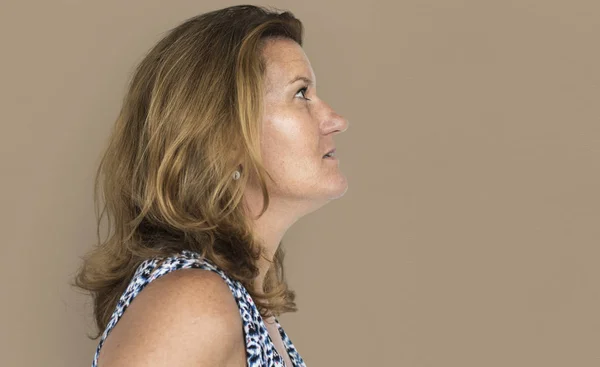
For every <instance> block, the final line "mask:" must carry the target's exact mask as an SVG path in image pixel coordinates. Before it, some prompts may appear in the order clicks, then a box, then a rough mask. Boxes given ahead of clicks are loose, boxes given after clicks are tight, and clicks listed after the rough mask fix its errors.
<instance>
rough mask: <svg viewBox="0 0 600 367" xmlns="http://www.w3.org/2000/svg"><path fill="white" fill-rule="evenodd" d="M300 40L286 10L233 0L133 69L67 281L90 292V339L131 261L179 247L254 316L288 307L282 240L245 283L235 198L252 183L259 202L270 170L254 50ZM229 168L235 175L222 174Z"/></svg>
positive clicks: (247, 253) (255, 254)
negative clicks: (231, 288) (244, 298)
mask: <svg viewBox="0 0 600 367" xmlns="http://www.w3.org/2000/svg"><path fill="white" fill-rule="evenodd" d="M302 37H303V25H302V23H301V22H300V21H299V20H298V19H296V18H295V17H294V15H293V14H292V13H290V12H282V13H279V12H277V11H274V10H270V9H268V8H264V7H257V6H250V5H241V6H232V7H229V8H225V9H220V10H215V11H212V12H208V13H204V14H201V15H198V16H196V17H193V18H190V19H188V20H186V21H185V22H184V23H182V24H181V25H179V26H177V27H176V28H173V29H172V30H170V31H169V32H168V33H167V34H166V36H165V37H164V38H162V39H161V40H160V41H159V42H158V43H157V44H156V45H155V46H154V47H153V48H152V49H151V50H150V51H149V52H148V54H147V55H146V56H145V57H144V59H143V60H142V61H141V62H140V64H139V65H138V66H137V68H136V70H135V72H134V74H133V76H132V79H131V81H130V84H129V89H128V91H127V93H126V95H125V98H124V100H123V104H122V108H121V111H120V114H119V116H118V118H117V120H116V122H115V125H114V127H113V130H112V133H111V136H110V139H109V142H108V146H107V148H106V151H105V153H104V155H103V157H102V160H101V162H100V165H99V167H98V171H97V173H96V181H95V186H94V193H95V194H94V203H95V207H96V216H97V225H98V231H97V236H98V243H97V244H96V246H94V248H93V249H92V250H91V251H90V252H88V253H87V254H86V255H85V256H84V257H83V263H82V265H81V267H80V269H79V271H78V273H77V274H76V277H75V282H74V284H75V285H76V286H77V287H79V288H81V289H83V290H85V291H88V292H90V293H91V295H92V297H93V301H94V316H95V320H96V326H97V327H98V329H99V331H98V334H97V335H96V336H95V337H94V338H97V337H99V336H100V335H101V333H102V331H103V330H104V328H105V327H106V325H107V323H108V320H109V318H110V316H111V314H112V312H113V310H114V309H115V307H116V304H117V302H118V300H119V298H120V296H121V294H122V293H123V291H124V290H125V288H126V287H127V285H128V283H129V281H130V280H131V277H132V276H133V273H134V272H135V270H136V268H137V267H138V266H139V264H140V263H141V262H142V261H144V260H145V259H148V258H151V257H164V256H168V255H170V254H173V253H176V252H180V251H182V250H190V251H195V252H197V253H199V254H200V255H201V256H203V257H205V258H207V259H209V260H210V261H212V262H213V263H214V264H215V265H217V266H218V267H220V268H221V269H223V270H224V271H225V272H226V273H227V274H228V275H229V276H231V277H232V278H233V279H236V280H239V281H240V282H241V283H242V284H243V285H244V286H245V287H246V288H247V289H248V291H249V293H250V294H251V296H252V298H253V300H254V302H255V304H256V305H257V307H258V309H259V311H260V313H261V315H263V316H268V315H279V314H281V313H284V312H295V311H297V308H296V304H295V303H294V298H295V294H294V292H293V291H291V290H290V289H288V285H287V282H286V280H285V275H284V271H283V256H284V252H283V249H282V248H281V244H280V246H279V248H278V250H277V252H276V253H275V256H274V259H273V262H272V264H271V267H270V269H269V271H268V273H267V275H266V278H265V280H264V286H263V289H255V287H254V279H255V278H256V277H257V275H258V267H257V260H258V259H259V258H260V257H261V256H263V253H262V249H263V247H262V246H261V243H260V242H259V240H258V239H256V238H255V237H254V235H253V233H252V229H251V228H252V226H251V222H250V221H249V218H248V213H247V210H246V208H245V206H244V205H243V200H242V198H243V193H244V189H245V188H246V186H247V185H248V184H249V183H250V182H253V181H250V180H256V182H258V184H259V185H260V187H261V189H262V193H263V195H264V201H263V210H262V211H261V213H260V215H262V214H263V213H264V212H265V211H266V210H267V208H268V206H269V193H268V191H267V186H266V181H265V180H266V177H269V178H270V179H271V177H270V176H269V174H268V172H267V171H266V170H265V168H264V167H263V165H262V157H261V153H260V130H261V129H260V126H261V118H262V105H263V102H262V99H263V94H264V91H263V84H264V83H263V77H264V72H265V60H264V59H263V56H262V47H263V45H264V42H265V41H266V40H267V39H272V38H288V39H292V40H294V41H295V42H297V43H298V44H299V45H300V46H302ZM239 165H241V166H242V167H243V168H244V172H243V174H242V176H241V178H240V179H239V180H232V178H231V177H232V173H233V172H234V171H235V170H236V169H238V166H239ZM100 186H101V189H100ZM100 194H102V197H103V199H104V207H103V210H102V212H101V213H99V210H98V207H99V205H98V201H99V196H100ZM105 214H106V215H107V219H108V235H107V238H106V240H105V241H102V240H101V238H100V226H101V221H102V218H103V217H104V215H105Z"/></svg>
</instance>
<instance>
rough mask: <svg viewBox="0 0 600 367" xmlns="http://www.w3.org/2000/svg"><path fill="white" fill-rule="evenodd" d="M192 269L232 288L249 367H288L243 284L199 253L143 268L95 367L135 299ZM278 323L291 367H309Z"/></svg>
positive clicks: (116, 314)
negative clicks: (161, 280)
mask: <svg viewBox="0 0 600 367" xmlns="http://www.w3.org/2000/svg"><path fill="white" fill-rule="evenodd" d="M188 268H199V269H205V270H210V271H213V272H215V273H217V274H219V275H220V276H221V278H223V280H224V281H225V283H227V285H228V286H229V289H230V290H231V293H232V294H233V296H234V298H235V301H236V303H237V305H238V307H239V310H240V316H241V317H242V323H243V326H244V335H245V338H246V342H245V344H246V361H247V366H248V367H288V366H286V365H285V362H284V360H283V358H282V357H281V356H280V355H279V354H278V353H277V350H276V348H275V345H274V344H273V341H272V340H271V337H270V336H269V333H268V331H267V328H266V326H265V324H264V321H263V318H262V316H261V315H260V312H259V311H258V309H257V308H256V305H255V304H254V301H253V300H252V298H251V297H250V294H249V293H248V291H247V290H246V288H245V287H244V286H243V285H242V284H241V283H240V282H239V281H235V280H232V279H231V278H229V277H228V276H227V275H226V274H225V273H224V272H223V271H222V270H221V269H219V268H218V267H217V266H216V265H214V264H213V263H212V262H210V261H209V260H208V259H205V258H201V257H200V256H199V255H198V254H197V253H195V252H191V251H182V252H181V253H179V254H177V255H173V256H171V257H167V258H154V259H148V260H146V261H144V262H142V263H141V264H140V266H139V267H138V268H137V270H136V272H135V274H134V276H133V278H132V279H131V281H130V283H129V285H128V287H127V289H126V290H125V292H124V293H123V295H122V296H121V298H120V299H119V302H118V303H117V307H116V308H115V311H114V313H113V314H112V316H111V318H110V320H109V322H108V324H107V326H106V329H105V330H104V333H103V334H102V337H101V338H100V341H99V343H98V347H97V348H96V353H95V355H94V361H93V363H92V367H97V364H98V355H99V354H100V349H101V348H102V345H103V344H104V340H105V339H106V337H107V336H108V334H109V333H110V331H111V330H112V329H113V328H114V327H115V325H116V324H117V322H118V321H119V319H120V318H121V316H122V315H123V312H125V310H126V309H127V307H128V306H129V304H130V303H131V301H132V300H133V298H135V296H137V295H138V294H139V293H140V292H141V291H142V289H144V287H145V286H146V285H148V284H149V283H150V282H151V281H153V280H155V279H157V278H159V277H161V276H163V275H165V274H167V273H169V272H172V271H175V270H179V269H188ZM275 322H276V323H277V327H278V329H279V334H280V335H281V339H282V340H283V343H284V345H285V347H286V350H287V352H288V354H289V356H290V360H291V361H292V364H293V366H291V367H306V365H305V364H304V361H303V360H302V357H300V354H299V353H298V351H297V350H296V348H295V347H294V344H293V343H292V341H291V340H290V338H289V337H288V336H287V334H286V333H285V331H284V330H283V328H282V327H281V325H280V324H279V321H278V320H277V318H275Z"/></svg>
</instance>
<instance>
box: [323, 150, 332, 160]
mask: <svg viewBox="0 0 600 367" xmlns="http://www.w3.org/2000/svg"><path fill="white" fill-rule="evenodd" d="M333 153H335V148H333V149H331V150H330V151H328V152H327V153H326V154H325V155H324V156H323V158H325V157H327V156H328V155H330V154H333Z"/></svg>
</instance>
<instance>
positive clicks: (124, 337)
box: [92, 251, 305, 367]
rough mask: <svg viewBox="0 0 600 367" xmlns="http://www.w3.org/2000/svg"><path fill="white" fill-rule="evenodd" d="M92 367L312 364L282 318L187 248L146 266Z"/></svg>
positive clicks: (126, 296) (114, 317) (112, 322)
mask: <svg viewBox="0 0 600 367" xmlns="http://www.w3.org/2000/svg"><path fill="white" fill-rule="evenodd" d="M202 270H208V271H202ZM142 290H143V291H142ZM134 299H135V301H134ZM125 311H126V312H125ZM109 336H110V337H109ZM92 366H93V367H120V366H128V367H137V366H156V367H158V366H161V367H162V366H223V367H238V366H240V367H241V366H248V367H253V366H256V367H258V366H260V367H262V366H269V367H271V366H286V367H300V366H305V364H304V361H303V360H302V357H301V356H300V355H299V353H298V351H297V350H296V348H295V346H294V344H293V343H292V342H291V340H290V339H289V337H288V336H287V334H286V333H285V331H284V330H283V328H282V327H281V325H280V324H279V322H278V320H277V319H276V318H275V317H270V318H268V319H267V320H264V319H263V318H262V317H261V315H260V313H259V312H258V310H257V309H256V307H255V304H254V302H253V301H252V298H251V297H250V295H249V294H248V292H247V291H246V289H245V287H244V286H243V285H242V284H241V283H239V282H237V281H234V280H232V279H231V278H230V277H229V276H227V274H226V273H225V272H223V271H222V270H221V269H219V268H218V267H216V266H215V265H214V264H212V263H211V262H210V261H208V260H207V259H204V258H201V257H200V256H199V255H198V254H197V253H194V252H190V251H184V252H182V253H180V254H175V255H173V256H170V257H168V258H166V259H152V260H148V261H145V262H143V263H142V264H141V265H140V266H139V268H138V269H137V271H136V273H135V275H134V276H133V278H132V279H131V282H130V283H129V286H128V288H127V290H126V291H125V292H124V293H123V295H122V297H121V299H120V300H119V303H118V305H117V307H116V309H115V312H114V313H113V315H112V317H111V320H110V322H109V324H108V326H107V328H106V330H105V331H104V333H103V335H102V337H101V339H100V342H99V343H98V347H97V350H96V355H95V356H94V362H93V364H92Z"/></svg>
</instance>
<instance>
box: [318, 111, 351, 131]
mask: <svg viewBox="0 0 600 367" xmlns="http://www.w3.org/2000/svg"><path fill="white" fill-rule="evenodd" d="M328 107H329V106H328ZM326 116H327V118H326V119H325V124H324V125H325V127H324V129H325V133H331V132H335V133H336V134H339V133H343V132H344V131H346V130H347V129H348V125H349V122H348V120H347V119H346V118H345V117H344V116H342V115H340V114H338V113H337V112H335V111H334V110H333V109H332V108H331V107H329V113H328V114H327V115H326Z"/></svg>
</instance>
